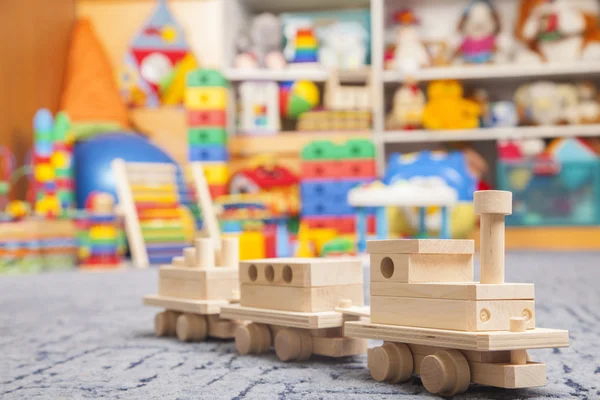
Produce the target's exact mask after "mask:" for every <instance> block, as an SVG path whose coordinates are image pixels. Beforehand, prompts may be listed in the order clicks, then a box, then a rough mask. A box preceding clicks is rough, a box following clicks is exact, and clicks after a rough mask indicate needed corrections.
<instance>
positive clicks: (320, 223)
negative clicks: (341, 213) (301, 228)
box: [302, 215, 337, 229]
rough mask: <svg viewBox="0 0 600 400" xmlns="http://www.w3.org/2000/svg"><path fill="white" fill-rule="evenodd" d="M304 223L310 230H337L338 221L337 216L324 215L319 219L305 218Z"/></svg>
mask: <svg viewBox="0 0 600 400" xmlns="http://www.w3.org/2000/svg"><path fill="white" fill-rule="evenodd" d="M302 222H304V223H306V225H307V226H308V227H309V228H310V229H327V228H329V229H336V226H337V220H336V217H335V216H331V215H324V216H318V217H303V218H302Z"/></svg>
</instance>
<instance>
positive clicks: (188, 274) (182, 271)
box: [158, 265, 238, 281]
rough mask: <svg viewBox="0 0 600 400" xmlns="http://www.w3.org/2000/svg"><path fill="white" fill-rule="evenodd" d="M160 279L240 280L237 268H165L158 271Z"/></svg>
mask: <svg viewBox="0 0 600 400" xmlns="http://www.w3.org/2000/svg"><path fill="white" fill-rule="evenodd" d="M158 277H159V279H162V278H173V279H184V280H209V281H210V280H234V279H238V270H237V268H235V267H227V268H225V267H219V268H213V269H195V268H187V267H179V266H168V265H167V266H163V267H160V269H159V270H158Z"/></svg>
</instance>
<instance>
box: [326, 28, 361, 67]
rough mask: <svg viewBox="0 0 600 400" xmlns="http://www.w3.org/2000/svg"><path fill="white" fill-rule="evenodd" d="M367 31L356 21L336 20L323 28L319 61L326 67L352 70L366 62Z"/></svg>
mask: <svg viewBox="0 0 600 400" xmlns="http://www.w3.org/2000/svg"><path fill="white" fill-rule="evenodd" d="M367 34H368V33H367V31H366V30H365V28H364V27H363V26H362V25H360V24H359V23H357V22H352V21H348V22H336V23H334V24H332V25H331V26H329V27H327V28H325V29H324V30H323V35H322V39H321V43H320V46H319V62H320V63H321V64H322V65H323V66H324V67H325V68H327V69H339V70H352V69H359V68H361V67H363V66H365V64H366V62H367V45H368V44H367Z"/></svg>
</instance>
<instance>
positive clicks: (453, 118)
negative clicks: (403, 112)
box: [423, 80, 481, 130]
mask: <svg viewBox="0 0 600 400" xmlns="http://www.w3.org/2000/svg"><path fill="white" fill-rule="evenodd" d="M427 95H428V97H429V102H428V103H427V105H426V106H425V110H424V112H423V126H424V127H425V128H427V129H435V130H438V129H474V128H477V127H478V126H479V116H480V115H481V106H480V105H479V104H477V103H476V102H474V101H472V100H467V99H465V98H463V88H462V86H461V84H460V83H459V82H458V81H454V80H449V81H435V82H431V83H430V84H429V87H428V88H427Z"/></svg>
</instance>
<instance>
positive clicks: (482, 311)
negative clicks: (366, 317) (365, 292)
mask: <svg viewBox="0 0 600 400" xmlns="http://www.w3.org/2000/svg"><path fill="white" fill-rule="evenodd" d="M522 316H526V322H525V326H526V328H527V329H533V328H535V315H534V301H533V300H484V301H472V300H447V299H419V298H411V297H385V296H371V321H372V322H373V323H376V324H390V325H405V326H414V327H421V328H435V329H452V330H457V331H467V332H475V331H477V332H481V331H508V330H510V319H511V318H512V317H522Z"/></svg>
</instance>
